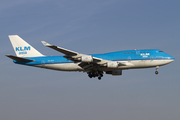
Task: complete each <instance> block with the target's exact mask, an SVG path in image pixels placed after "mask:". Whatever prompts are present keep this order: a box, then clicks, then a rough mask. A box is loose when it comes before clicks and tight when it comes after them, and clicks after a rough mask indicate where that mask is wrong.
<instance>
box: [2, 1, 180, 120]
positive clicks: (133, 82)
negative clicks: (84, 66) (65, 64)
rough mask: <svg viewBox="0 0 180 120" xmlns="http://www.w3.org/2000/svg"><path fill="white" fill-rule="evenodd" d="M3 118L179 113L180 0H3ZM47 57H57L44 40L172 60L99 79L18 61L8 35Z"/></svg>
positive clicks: (101, 118) (148, 117) (136, 118)
mask: <svg viewBox="0 0 180 120" xmlns="http://www.w3.org/2000/svg"><path fill="white" fill-rule="evenodd" d="M0 3H1V4H0V21H1V22H0V28H1V29H0V45H1V47H0V58H1V62H0V74H1V75H0V106H1V107H0V118H1V120H10V119H13V120H21V119H26V120H32V119H38V120H49V119H53V120H59V119H61V120H70V119H73V120H84V119H86V120H95V119H96V120H97V119H98V120H109V119H111V120H117V119H118V120H119V119H122V120H132V119H133V120H152V119H154V120H155V119H158V120H170V119H172V120H178V119H179V117H180V115H179V112H180V104H179V101H180V87H179V86H180V81H179V78H180V75H179V66H180V63H179V62H178V61H179V59H180V54H179V53H178V52H179V51H180V48H179V44H180V41H179V38H180V29H179V28H180V24H179V21H180V14H179V11H180V8H179V5H180V1H178V0H171V1H169V0H111V1H109V0H91V1H90V0H76V1H74V0H68V1H67V0H51V1H50V0H26V1H24V0H16V1H13V0H9V1H5V0H3V1H1V2H0ZM13 34H14V35H19V36H21V37H22V38H23V39H24V40H26V41H27V42H28V43H30V44H31V45H32V46H33V47H35V48H36V49H37V50H38V51H40V52H41V53H42V54H45V55H62V54H61V53H58V52H56V51H54V50H51V49H49V48H47V47H44V46H43V45H42V44H41V42H40V41H42V40H44V41H47V42H49V43H51V44H55V45H58V46H61V47H64V48H67V49H71V50H73V51H77V52H81V53H85V54H91V53H105V52H111V51H120V50H130V49H161V50H163V51H164V52H166V53H168V54H170V55H172V56H173V57H175V61H174V62H173V63H171V64H169V65H166V66H163V67H160V69H159V75H155V74H154V72H155V68H150V69H140V70H124V71H123V75H122V76H118V77H117V76H110V75H105V76H104V77H103V79H102V80H101V81H98V80H97V79H89V78H88V77H87V74H86V73H79V72H59V71H51V70H46V69H39V68H33V67H27V66H21V65H16V64H14V63H13V62H12V60H11V59H9V58H7V57H5V55H6V54H13V55H15V53H14V51H13V48H12V46H11V44H10V41H9V39H8V35H13Z"/></svg>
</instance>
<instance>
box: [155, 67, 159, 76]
mask: <svg viewBox="0 0 180 120" xmlns="http://www.w3.org/2000/svg"><path fill="white" fill-rule="evenodd" d="M158 68H159V66H156V72H155V74H156V75H157V74H158V73H159V72H158Z"/></svg>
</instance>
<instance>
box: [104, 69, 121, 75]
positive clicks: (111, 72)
mask: <svg viewBox="0 0 180 120" xmlns="http://www.w3.org/2000/svg"><path fill="white" fill-rule="evenodd" d="M106 74H111V75H122V70H114V71H106Z"/></svg>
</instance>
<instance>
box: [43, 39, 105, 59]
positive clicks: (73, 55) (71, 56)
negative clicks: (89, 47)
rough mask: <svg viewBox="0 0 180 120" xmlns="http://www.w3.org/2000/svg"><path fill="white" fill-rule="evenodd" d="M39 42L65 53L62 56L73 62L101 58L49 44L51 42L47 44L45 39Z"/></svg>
mask: <svg viewBox="0 0 180 120" xmlns="http://www.w3.org/2000/svg"><path fill="white" fill-rule="evenodd" d="M41 42H42V43H43V45H44V46H46V47H49V48H52V49H54V50H56V51H59V52H61V53H63V54H65V56H64V57H65V58H67V59H69V60H72V61H74V62H77V61H82V62H83V61H87V62H88V61H89V62H93V61H94V62H100V61H101V60H102V59H100V58H96V57H92V56H91V55H86V54H80V53H78V52H74V51H71V50H68V49H65V48H62V47H58V46H55V45H51V44H49V43H47V42H45V41H41ZM82 59H83V60H82Z"/></svg>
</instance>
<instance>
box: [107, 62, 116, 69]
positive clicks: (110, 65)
mask: <svg viewBox="0 0 180 120" xmlns="http://www.w3.org/2000/svg"><path fill="white" fill-rule="evenodd" d="M107 67H108V68H117V67H118V63H117V62H108V63H107Z"/></svg>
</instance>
